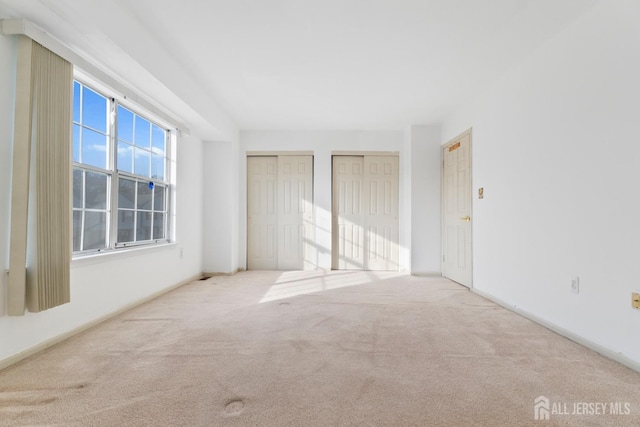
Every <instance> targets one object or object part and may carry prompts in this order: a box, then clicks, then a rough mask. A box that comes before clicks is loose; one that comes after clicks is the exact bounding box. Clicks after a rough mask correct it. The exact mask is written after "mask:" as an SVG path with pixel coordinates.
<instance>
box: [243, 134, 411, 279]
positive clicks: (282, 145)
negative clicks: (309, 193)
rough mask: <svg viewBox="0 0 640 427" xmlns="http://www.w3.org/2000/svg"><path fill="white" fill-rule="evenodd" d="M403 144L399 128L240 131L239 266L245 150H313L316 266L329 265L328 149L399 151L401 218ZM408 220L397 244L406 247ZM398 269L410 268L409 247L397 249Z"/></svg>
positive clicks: (404, 203)
mask: <svg viewBox="0 0 640 427" xmlns="http://www.w3.org/2000/svg"><path fill="white" fill-rule="evenodd" d="M405 149H406V145H405V141H404V134H403V132H402V131H245V132H241V133H240V153H239V158H240V165H239V171H240V184H239V203H240V212H239V216H238V223H239V230H240V232H239V239H240V240H239V247H238V257H239V264H240V267H241V268H246V241H247V227H246V210H247V206H246V205H247V204H246V199H247V196H246V189H247V180H246V165H247V163H246V153H247V151H312V152H313V153H314V165H313V168H314V205H315V227H316V228H315V239H316V241H315V243H316V245H317V248H318V256H317V267H318V268H320V269H331V153H332V152H334V151H397V152H399V153H400V218H405V215H406V211H407V210H408V209H409V206H410V205H409V202H408V201H407V200H406V195H405V193H404V192H403V190H402V189H403V188H404V186H405V185H406V183H407V182H408V180H410V176H409V175H408V174H409V172H410V171H407V170H406V168H405V167H403V165H404V163H403V160H402V159H403V157H404V156H406V155H407V153H406V152H405ZM406 226H407V224H404V222H403V221H401V222H400V230H399V231H400V246H401V248H406V247H407V242H406V238H405V236H406V232H405V231H406V229H405V227H406ZM400 253H401V257H400V269H401V270H408V269H409V259H408V256H407V255H408V251H403V250H401V251H400Z"/></svg>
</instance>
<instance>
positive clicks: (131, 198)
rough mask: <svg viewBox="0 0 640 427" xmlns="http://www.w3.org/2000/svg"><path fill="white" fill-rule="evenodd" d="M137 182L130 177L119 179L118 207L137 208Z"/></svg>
mask: <svg viewBox="0 0 640 427" xmlns="http://www.w3.org/2000/svg"><path fill="white" fill-rule="evenodd" d="M135 207H136V182H135V181H132V180H130V179H124V178H120V179H119V180H118V209H135Z"/></svg>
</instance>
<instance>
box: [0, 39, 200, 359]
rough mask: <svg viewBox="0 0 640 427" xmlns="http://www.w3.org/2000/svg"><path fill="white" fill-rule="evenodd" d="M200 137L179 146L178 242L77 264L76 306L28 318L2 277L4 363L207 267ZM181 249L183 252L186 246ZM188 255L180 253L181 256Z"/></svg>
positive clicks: (4, 239)
mask: <svg viewBox="0 0 640 427" xmlns="http://www.w3.org/2000/svg"><path fill="white" fill-rule="evenodd" d="M13 40H14V39H13V38H12V37H7V36H3V35H0V271H2V272H4V271H5V270H6V269H7V268H8V262H7V258H8V246H9V233H8V229H9V194H10V172H9V171H10V166H11V156H10V150H11V144H12V136H11V135H12V128H13V103H14V96H13V86H14V81H15V78H14V69H15V43H14V41H13ZM202 154H203V150H202V142H201V141H200V140H199V139H198V138H197V137H195V136H194V137H183V138H181V139H180V140H179V142H178V146H177V156H178V162H177V166H176V169H177V197H176V199H177V200H176V203H177V215H178V216H177V224H176V231H177V243H176V244H175V245H171V246H165V247H156V248H151V249H144V250H139V251H135V252H127V253H119V254H116V255H108V256H101V257H97V258H95V259H93V260H87V259H84V260H79V261H74V262H73V263H72V270H71V303H69V304H65V305H63V306H60V307H56V308H54V309H51V310H48V311H45V312H42V313H38V314H33V313H27V314H26V315H25V316H20V317H9V316H7V315H6V304H7V298H6V288H7V280H6V275H5V274H4V273H3V274H1V275H0V277H1V279H0V285H1V286H2V289H1V290H2V291H1V292H0V343H1V344H0V364H1V363H2V360H4V359H8V358H9V357H11V356H13V355H15V354H17V353H20V352H22V351H25V350H27V349H29V348H31V347H33V346H37V345H38V344H40V343H43V342H45V341H47V340H49V339H52V338H54V337H57V336H59V335H62V334H64V333H66V332H68V331H71V330H73V329H75V328H78V327H80V326H82V325H84V324H86V323H88V322H90V321H92V320H94V319H97V318H100V317H102V316H104V315H107V314H109V313H111V312H113V311H116V310H118V309H120V308H122V307H125V306H127V305H129V304H131V303H133V302H135V301H138V300H140V299H143V298H145V297H147V296H149V295H152V294H154V293H156V292H159V291H161V290H163V289H166V288H168V287H170V286H172V285H175V284H178V283H180V282H181V281H183V280H185V279H188V278H191V277H194V276H197V275H199V274H200V273H201V271H202V236H201V232H200V231H201V228H202V227H201V225H202V191H203V187H202V157H203V156H202ZM181 250H182V251H181ZM181 252H182V253H183V257H182V258H181V256H180V254H181Z"/></svg>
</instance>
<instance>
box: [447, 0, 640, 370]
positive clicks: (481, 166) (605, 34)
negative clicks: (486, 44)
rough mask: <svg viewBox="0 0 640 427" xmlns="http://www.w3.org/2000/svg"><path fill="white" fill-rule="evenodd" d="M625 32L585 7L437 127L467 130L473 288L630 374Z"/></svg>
mask: <svg viewBox="0 0 640 427" xmlns="http://www.w3.org/2000/svg"><path fill="white" fill-rule="evenodd" d="M638 22H640V4H638V2H636V1H634V0H617V1H612V2H601V3H599V4H598V5H597V6H596V7H594V8H593V9H592V10H590V11H588V12H587V13H585V14H584V15H583V16H581V17H580V18H579V19H578V20H577V21H576V22H574V23H573V24H572V25H571V26H569V27H568V28H566V29H565V30H564V31H563V32H561V33H559V34H557V35H556V36H554V37H553V38H551V39H549V40H548V41H547V42H546V43H545V44H544V45H542V46H540V47H539V48H538V49H537V50H536V51H534V53H533V54H531V55H530V56H529V57H528V58H526V59H525V60H524V61H523V62H521V63H520V64H518V65H517V66H516V67H514V68H512V69H511V70H510V71H509V72H508V73H506V74H505V75H504V76H503V77H502V78H501V79H500V80H499V82H498V83H497V84H496V85H495V86H494V87H492V88H491V89H490V90H488V91H487V93H485V94H484V95H483V96H482V97H480V98H478V99H476V100H475V101H473V102H472V103H470V104H469V105H468V106H466V107H464V108H461V109H460V111H458V112H457V113H456V114H454V115H452V116H451V117H450V118H449V119H448V120H447V121H446V123H445V124H444V128H443V133H444V135H443V136H444V137H443V142H444V141H446V140H448V139H450V138H452V137H454V136H455V135H456V134H459V133H460V132H462V131H464V130H465V129H467V128H469V127H473V183H474V190H473V194H476V189H477V188H478V187H484V190H485V191H484V194H485V196H484V199H482V200H478V199H475V200H474V204H473V212H474V226H473V242H474V248H473V250H474V286H475V288H476V289H478V290H481V291H483V292H486V293H488V294H490V295H492V296H493V297H496V298H499V299H501V300H503V301H505V302H507V303H508V304H511V305H513V306H516V307H518V308H520V309H522V310H524V311H526V312H529V313H531V314H534V315H536V316H538V317H540V318H542V319H544V320H546V321H548V322H550V323H552V324H554V325H556V326H559V327H561V328H564V329H566V330H568V331H569V332H571V333H573V334H576V335H578V336H580V337H582V338H585V339H587V340H589V341H591V342H594V343H596V344H598V345H601V346H604V347H606V348H608V349H609V350H611V351H613V352H615V353H620V354H622V355H623V356H625V357H627V358H629V359H631V360H633V361H636V362H640V340H638V339H637V336H638V334H637V332H638V330H640V311H638V310H632V309H631V291H632V290H634V289H640V277H639V275H638V271H639V270H638V266H639V265H640V258H639V252H638V242H640V221H638V219H637V211H638V209H637V208H638V206H639V204H640V202H639V197H640V192H639V190H638V185H639V183H640V143H638V136H637V135H636V134H635V132H636V131H637V123H638V118H639V117H640V104H639V103H638V99H640V80H639V78H638V76H640V43H638V40H640V26H638V24H637V23H638ZM574 275H576V276H579V277H580V293H579V294H578V295H576V294H572V293H571V292H570V291H569V286H570V279H571V277H572V276H574Z"/></svg>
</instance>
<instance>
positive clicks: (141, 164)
mask: <svg viewBox="0 0 640 427" xmlns="http://www.w3.org/2000/svg"><path fill="white" fill-rule="evenodd" d="M135 155H136V158H135V170H134V171H133V173H135V174H136V175H140V176H145V177H148V176H150V174H149V168H150V166H149V163H150V161H151V153H150V152H149V151H145V150H141V149H139V148H136V149H135Z"/></svg>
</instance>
